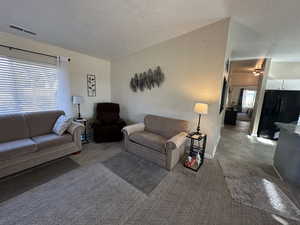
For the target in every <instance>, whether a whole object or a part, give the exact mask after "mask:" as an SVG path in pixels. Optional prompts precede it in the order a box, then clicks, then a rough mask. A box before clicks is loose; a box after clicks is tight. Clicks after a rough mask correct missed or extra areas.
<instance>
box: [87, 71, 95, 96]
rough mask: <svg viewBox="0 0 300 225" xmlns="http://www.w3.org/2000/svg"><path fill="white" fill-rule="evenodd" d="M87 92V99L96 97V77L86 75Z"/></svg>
mask: <svg viewBox="0 0 300 225" xmlns="http://www.w3.org/2000/svg"><path fill="white" fill-rule="evenodd" d="M87 92H88V97H96V75H94V74H88V75H87Z"/></svg>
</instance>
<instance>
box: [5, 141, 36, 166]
mask: <svg viewBox="0 0 300 225" xmlns="http://www.w3.org/2000/svg"><path fill="white" fill-rule="evenodd" d="M36 150H37V145H36V144H35V143H34V142H33V141H32V140H31V139H30V138H26V139H20V140H16V141H9V142H5V143H0V161H5V160H10V159H15V158H16V157H19V156H22V155H25V154H28V153H32V152H35V151H36Z"/></svg>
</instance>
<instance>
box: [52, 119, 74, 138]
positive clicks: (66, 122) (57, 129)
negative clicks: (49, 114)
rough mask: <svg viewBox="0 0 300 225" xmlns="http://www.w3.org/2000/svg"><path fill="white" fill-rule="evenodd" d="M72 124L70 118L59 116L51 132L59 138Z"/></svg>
mask: <svg viewBox="0 0 300 225" xmlns="http://www.w3.org/2000/svg"><path fill="white" fill-rule="evenodd" d="M71 123H72V118H67V117H66V116H64V115H61V116H59V117H58V119H57V120H56V122H55V124H54V127H53V129H52V132H54V133H56V134H57V135H59V136H61V135H63V133H65V131H66V130H67V129H68V127H69V126H70V125H71Z"/></svg>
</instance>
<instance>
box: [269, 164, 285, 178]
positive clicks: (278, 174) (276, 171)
mask: <svg viewBox="0 0 300 225" xmlns="http://www.w3.org/2000/svg"><path fill="white" fill-rule="evenodd" d="M272 166H273V169H274V170H275V173H276V174H277V176H278V177H279V179H280V180H282V181H284V179H283V177H282V176H281V175H280V173H279V172H278V170H277V168H276V167H275V166H274V164H273V165H272Z"/></svg>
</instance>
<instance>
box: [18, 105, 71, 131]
mask: <svg viewBox="0 0 300 225" xmlns="http://www.w3.org/2000/svg"><path fill="white" fill-rule="evenodd" d="M64 114H65V113H64V112H63V111H59V110H56V111H43V112H31V113H25V114H24V117H25V119H26V123H27V124H28V127H29V135H30V137H36V136H40V135H45V134H49V133H51V132H52V129H53V127H54V124H55V122H56V120H57V119H58V117H59V116H61V115H64Z"/></svg>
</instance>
